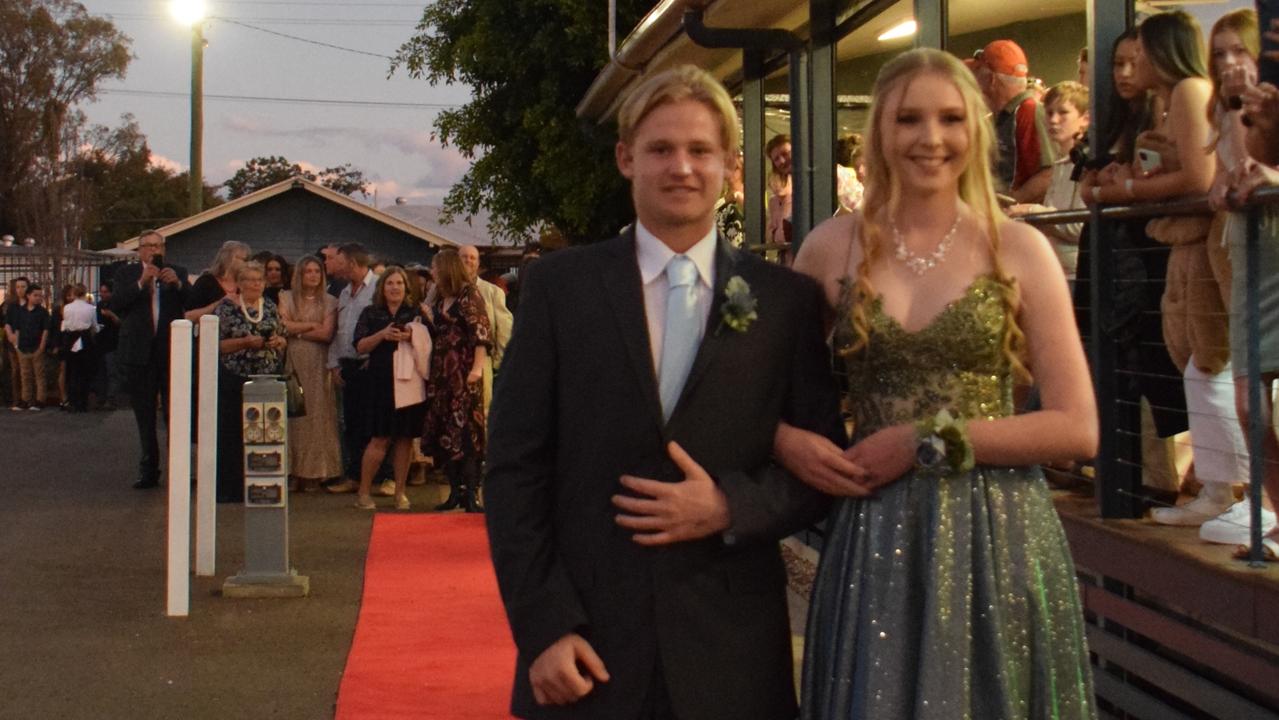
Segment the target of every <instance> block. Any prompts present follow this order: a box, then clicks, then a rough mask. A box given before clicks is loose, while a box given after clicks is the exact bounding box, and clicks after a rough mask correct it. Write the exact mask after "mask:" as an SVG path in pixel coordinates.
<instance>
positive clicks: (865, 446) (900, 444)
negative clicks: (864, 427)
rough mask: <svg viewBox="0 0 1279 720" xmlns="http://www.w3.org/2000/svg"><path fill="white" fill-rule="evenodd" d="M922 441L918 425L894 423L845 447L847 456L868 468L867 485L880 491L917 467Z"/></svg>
mask: <svg viewBox="0 0 1279 720" xmlns="http://www.w3.org/2000/svg"><path fill="white" fill-rule="evenodd" d="M918 444H919V443H918V442H917V438H916V436H915V428H914V426H911V425H893V426H892V427H886V428H884V429H883V430H879V431H877V432H875V433H872V434H871V435H870V436H868V437H866V438H864V439H862V440H861V441H860V442H858V443H857V444H856V445H853V446H852V447H850V448H849V449H848V450H845V451H844V457H846V458H848V460H849V461H851V462H853V463H856V464H857V465H859V466H861V467H863V468H865V469H866V479H865V485H866V486H867V488H869V489H870V490H876V489H878V488H881V487H883V486H885V485H888V484H890V483H892V482H895V481H896V480H897V479H898V478H900V477H901V476H903V475H905V474H906V473H907V472H908V471H909V470H910V469H911V468H913V467H914V466H915V450H916V446H917V445H918Z"/></svg>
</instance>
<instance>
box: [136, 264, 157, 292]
mask: <svg viewBox="0 0 1279 720" xmlns="http://www.w3.org/2000/svg"><path fill="white" fill-rule="evenodd" d="M159 276H160V269H159V268H157V267H156V266H154V265H152V264H151V263H142V275H141V277H139V278H138V284H139V285H141V286H142V287H146V286H147V285H149V284H151V283H152V282H154V281H155V279H156V278H157V277H159Z"/></svg>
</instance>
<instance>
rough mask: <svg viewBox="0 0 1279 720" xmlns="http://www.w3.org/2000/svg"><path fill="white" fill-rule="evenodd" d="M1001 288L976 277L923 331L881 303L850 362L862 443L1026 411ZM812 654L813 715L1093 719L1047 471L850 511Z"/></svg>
mask: <svg viewBox="0 0 1279 720" xmlns="http://www.w3.org/2000/svg"><path fill="white" fill-rule="evenodd" d="M998 290H999V286H998V285H997V284H996V282H995V280H994V279H993V278H991V277H989V276H985V277H980V278H978V279H977V280H976V281H974V282H973V284H972V285H970V286H969V287H968V289H967V290H966V291H965V293H964V295H963V296H962V297H960V298H959V299H958V300H956V301H955V302H953V303H951V304H950V305H948V306H946V308H945V309H944V310H942V312H941V313H940V314H939V315H938V316H937V317H936V318H935V319H934V320H933V321H932V322H931V323H930V324H929V325H928V326H926V327H924V328H923V329H921V330H919V331H918V332H914V333H909V332H906V331H905V330H904V329H903V328H902V327H901V326H900V325H898V324H897V322H896V321H895V320H894V319H893V318H891V317H889V316H888V315H886V314H885V313H884V312H883V310H882V308H881V307H880V306H879V303H878V302H875V303H872V304H871V306H870V307H869V308H868V314H869V315H868V319H869V321H870V324H871V332H870V343H869V345H868V346H867V347H866V348H864V349H862V350H859V351H858V352H857V353H855V354H853V355H851V356H849V357H848V358H847V369H848V374H849V397H850V404H851V407H852V410H853V418H854V422H855V427H854V440H856V439H858V438H861V437H865V436H866V435H869V434H870V433H872V432H874V431H876V430H878V429H880V428H883V427H887V426H890V425H895V424H899V423H905V422H915V421H917V420H920V419H923V418H928V417H932V416H933V415H935V414H936V413H937V411H938V410H940V409H942V408H947V409H949V410H950V412H951V413H952V414H955V415H957V416H960V417H964V418H995V417H1002V416H1006V415H1009V414H1011V413H1012V407H1013V404H1012V386H1013V383H1012V378H1011V371H1010V368H1009V364H1008V362H1007V360H1006V359H1005V357H1004V356H1003V353H1002V351H1001V348H1000V337H1001V333H1002V327H1003V321H1004V306H1003V303H1002V301H1001V299H1000V296H999V292H998ZM843 295H844V299H843V301H842V302H841V303H840V307H839V308H838V313H837V316H838V317H837V325H836V327H837V328H851V325H850V324H849V321H848V313H849V298H850V297H851V292H850V285H849V283H848V281H847V280H845V281H844V293H843ZM848 332H849V331H842V332H841V331H837V333H836V345H837V346H839V345H841V344H843V345H844V346H845V347H846V346H847V345H846V343H847V340H848ZM804 655H805V657H804V680H803V711H802V717H803V718H804V720H832V719H835V718H838V719H840V720H844V719H845V718H869V719H873V720H896V719H899V718H920V719H923V718H936V719H938V720H958V719H961V718H966V719H969V718H970V719H972V720H997V719H1009V720H1011V719H1013V718H1052V719H1054V720H1067V719H1070V720H1074V719H1077V718H1094V717H1095V710H1094V708H1093V692H1092V675H1091V672H1090V669H1089V662H1088V651H1087V647H1086V644H1085V640H1084V627H1083V612H1082V610H1081V608H1080V603H1079V595H1078V586H1077V584H1076V579H1075V569H1074V565H1073V563H1072V562H1071V559H1070V551H1069V547H1068V546H1067V544H1066V537H1065V534H1064V533H1063V531H1062V528H1061V523H1060V521H1059V520H1058V518H1057V514H1056V511H1055V510H1054V509H1053V505H1052V501H1051V499H1050V497H1049V492H1048V487H1047V485H1046V484H1045V483H1044V479H1043V475H1042V474H1041V473H1040V471H1039V469H1038V468H1029V467H990V466H979V467H977V468H976V469H974V470H973V471H971V472H968V473H965V474H962V475H950V476H943V477H941V478H937V477H930V476H922V475H921V476H917V475H915V474H914V473H912V474H910V475H908V476H906V477H903V478H901V479H900V480H898V481H896V482H894V483H892V484H890V485H888V486H886V487H884V488H882V489H881V490H880V492H879V493H878V494H877V495H876V496H875V497H874V498H871V499H867V500H851V499H850V500H845V501H842V502H841V503H840V504H839V505H837V507H836V509H835V511H834V512H833V513H832V516H831V520H830V524H829V528H828V533H827V538H826V545H825V547H824V548H823V553H822V559H821V565H820V568H819V570H818V574H817V581H816V583H815V586H814V589H813V597H812V604H811V606H810V609H809V616H808V632H807V640H806V643H805V651H804Z"/></svg>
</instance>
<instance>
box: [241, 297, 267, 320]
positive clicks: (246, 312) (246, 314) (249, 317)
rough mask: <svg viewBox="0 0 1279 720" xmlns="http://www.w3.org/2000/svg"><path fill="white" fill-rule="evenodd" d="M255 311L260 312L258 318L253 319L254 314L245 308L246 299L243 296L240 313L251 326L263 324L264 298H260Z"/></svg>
mask: <svg viewBox="0 0 1279 720" xmlns="http://www.w3.org/2000/svg"><path fill="white" fill-rule="evenodd" d="M255 309H256V310H257V312H258V316H257V317H253V314H252V313H250V312H249V308H247V307H245V305H244V297H243V296H241V297H240V312H241V313H243V314H244V319H245V320H248V321H249V324H250V325H257V324H258V323H260V322H262V313H263V307H262V298H258V304H257V308H255Z"/></svg>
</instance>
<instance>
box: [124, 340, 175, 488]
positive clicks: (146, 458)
mask: <svg viewBox="0 0 1279 720" xmlns="http://www.w3.org/2000/svg"><path fill="white" fill-rule="evenodd" d="M124 377H125V382H126V383H127V387H128V391H129V404H130V405H131V406H132V407H133V419H134V422H136V423H137V426H138V450H139V451H140V454H139V456H138V479H139V480H143V481H148V482H149V481H152V480H159V479H160V441H159V439H158V437H157V435H156V425H157V420H156V411H157V410H158V409H162V410H163V412H164V414H165V416H166V418H167V417H168V414H169V367H168V363H167V362H161V361H160V359H159V358H158V357H153V358H152V362H151V363H149V364H147V365H129V366H126V367H125V368H124ZM166 422H167V420H166Z"/></svg>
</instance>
